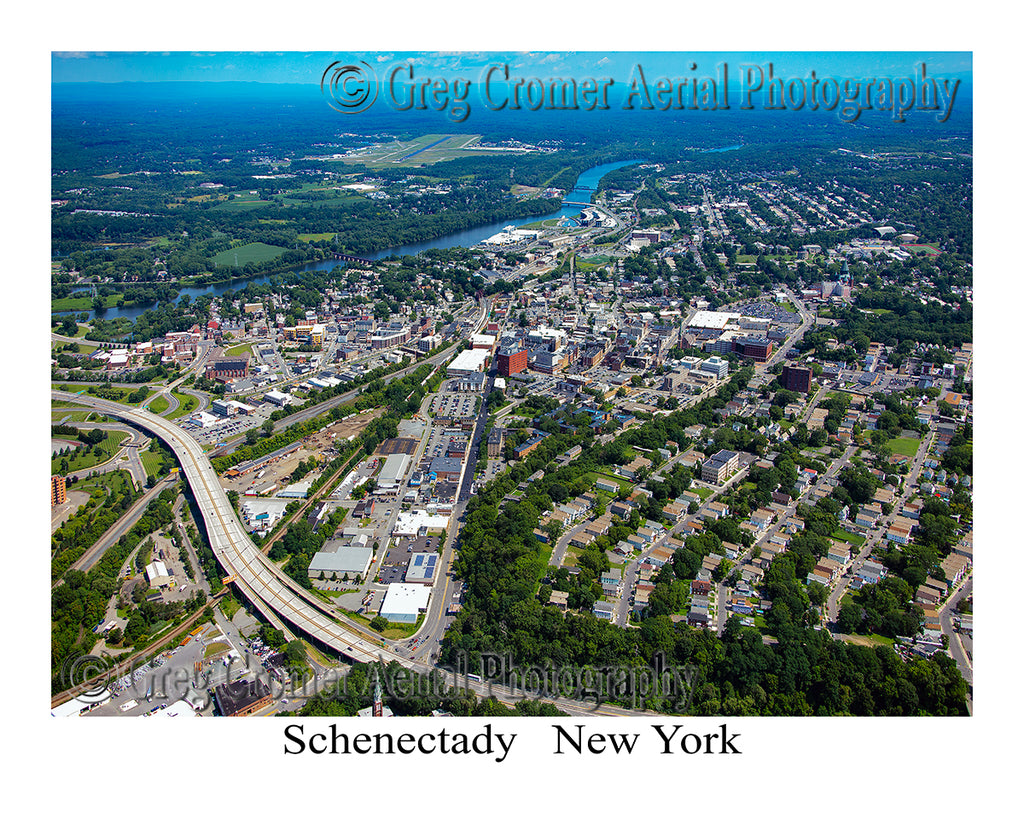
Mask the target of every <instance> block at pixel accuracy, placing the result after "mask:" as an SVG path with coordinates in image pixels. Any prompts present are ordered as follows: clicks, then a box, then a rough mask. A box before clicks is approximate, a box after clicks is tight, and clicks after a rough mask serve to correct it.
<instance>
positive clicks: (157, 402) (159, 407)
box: [149, 395, 171, 415]
mask: <svg viewBox="0 0 1024 819" xmlns="http://www.w3.org/2000/svg"><path fill="white" fill-rule="evenodd" d="M170 405H171V402H170V401H168V400H167V398H166V396H163V395H158V396H157V397H156V398H154V399H153V400H152V401H150V402H149V411H150V412H154V413H156V414H157V415H159V414H160V413H161V412H163V411H164V410H166V409H167V408H168V407H169V406H170Z"/></svg>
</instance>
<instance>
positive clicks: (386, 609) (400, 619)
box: [380, 583, 430, 623]
mask: <svg viewBox="0 0 1024 819" xmlns="http://www.w3.org/2000/svg"><path fill="white" fill-rule="evenodd" d="M429 602H430V586H426V585H424V584H422V583H392V584H390V585H389V586H388V590H387V594H385V595H384V600H383V602H381V605H380V615H381V617H384V618H386V619H388V620H390V621H391V622H392V623H415V622H416V618H417V617H419V614H420V612H421V611H424V610H426V608H427V604H428V603H429Z"/></svg>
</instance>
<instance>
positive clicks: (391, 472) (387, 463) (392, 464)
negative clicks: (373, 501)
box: [377, 454, 410, 488]
mask: <svg viewBox="0 0 1024 819" xmlns="http://www.w3.org/2000/svg"><path fill="white" fill-rule="evenodd" d="M409 461H410V456H409V455H403V454H398V455H388V456H387V457H386V458H385V459H384V466H383V467H382V468H381V470H380V473H379V474H378V475H377V485H378V486H379V487H381V488H387V487H391V486H398V484H399V482H400V481H401V480H402V478H404V477H405V473H406V472H407V471H408V469H409Z"/></svg>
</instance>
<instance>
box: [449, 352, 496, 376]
mask: <svg viewBox="0 0 1024 819" xmlns="http://www.w3.org/2000/svg"><path fill="white" fill-rule="evenodd" d="M490 354H491V352H490V350H463V351H462V352H461V353H459V354H458V355H457V356H455V359H454V360H453V361H452V363H451V364H449V365H448V370H447V372H448V377H449V378H453V377H456V376H460V375H469V374H470V373H482V372H483V371H484V365H485V364H486V363H487V357H488V356H489V355H490Z"/></svg>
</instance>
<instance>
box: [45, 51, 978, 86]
mask: <svg viewBox="0 0 1024 819" xmlns="http://www.w3.org/2000/svg"><path fill="white" fill-rule="evenodd" d="M335 60H344V61H351V60H365V61H366V62H367V63H369V64H370V65H373V66H375V67H376V68H378V73H380V74H383V73H384V72H386V71H387V70H388V69H389V68H391V67H393V66H394V65H396V64H399V63H402V62H405V61H407V60H412V61H413V64H414V66H415V67H416V70H417V72H418V73H419V72H420V71H429V72H435V73H437V74H438V75H442V74H443V75H444V76H447V77H453V76H454V75H456V74H458V75H461V76H465V77H470V78H475V77H476V76H477V75H478V73H479V72H480V71H481V70H483V69H484V68H486V67H487V66H488V65H492V64H496V63H497V64H506V63H507V64H508V65H509V66H510V69H511V70H513V71H514V72H516V74H517V75H519V76H536V77H546V76H557V75H559V74H561V75H566V74H571V75H572V76H575V77H576V78H580V77H587V76H594V77H598V78H599V77H612V78H614V79H616V80H628V78H629V76H630V72H631V71H632V69H633V66H634V65H637V64H640V65H641V66H642V67H643V70H644V72H645V74H646V75H647V76H648V77H657V76H673V75H674V76H681V75H687V74H691V73H696V74H698V75H704V74H705V72H706V74H707V75H711V74H713V73H714V70H715V67H716V66H717V65H718V64H719V63H722V62H725V63H727V64H728V65H729V68H730V71H736V72H738V71H739V66H740V65H741V64H744V63H756V64H758V65H761V66H764V65H765V64H766V63H768V62H772V63H773V64H774V66H775V71H776V74H777V75H782V76H786V77H799V76H809V74H810V72H811V71H812V70H813V71H814V72H816V74H817V76H818V77H824V76H832V77H836V78H851V79H861V78H871V77H890V78H898V77H908V76H911V75H913V74H914V73H916V66H917V65H918V64H919V63H921V62H924V63H926V65H927V66H928V73H929V75H931V76H947V77H949V76H957V77H961V78H964V77H969V76H970V75H971V72H972V54H971V52H928V51H923V52H914V51H905V52H899V51H877V52H810V51H798V52H793V51H775V52H773V51H761V52H696V51H693V52H640V51H621V52H618V51H607V52H604V51H578V52H573V51H568V52H543V51H536V52H513V51H488V52H473V51H452V52H432V53H424V52H409V51H403V52H376V51H369V52H358V51H350V52H288V51H285V52H280V51H279V52H239V51H225V52H209V51H207V52H188V51H169V52H53V53H52V54H51V68H52V82H54V83H64V82H104V83H116V82H174V81H177V82H267V83H309V82H315V83H319V81H320V77H321V75H322V74H323V71H324V69H325V68H326V67H327V66H328V65H329V64H331V63H332V62H334V61H335ZM693 62H695V63H696V64H697V70H696V72H693V71H691V69H690V65H691V63H693ZM421 76H422V75H421Z"/></svg>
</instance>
